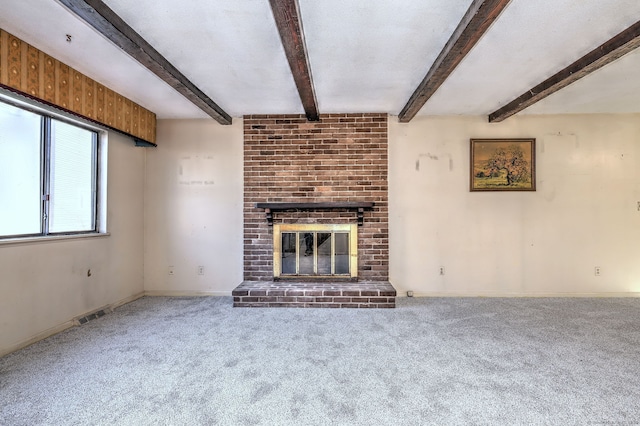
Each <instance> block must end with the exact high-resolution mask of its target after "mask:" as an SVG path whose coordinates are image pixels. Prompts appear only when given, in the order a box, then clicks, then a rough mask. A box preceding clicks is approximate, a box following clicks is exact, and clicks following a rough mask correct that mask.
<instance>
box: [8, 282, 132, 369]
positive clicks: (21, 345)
mask: <svg viewBox="0 0 640 426" xmlns="http://www.w3.org/2000/svg"><path fill="white" fill-rule="evenodd" d="M144 295H145V294H144V292H142V293H138V294H135V295H133V296H129V297H126V298H124V299H121V300H119V301H117V302H115V303H112V304H110V305H106V306H104V307H102V308H98V309H92V310H90V311H88V312H85V313H84V314H80V315H76V316H75V317H74V318H73V319H70V320H69V321H65V322H63V323H62V324H58V325H56V326H54V327H51V328H48V329H46V330H44V331H42V332H40V333H38V334H36V335H35V336H33V337H31V338H29V339H27V340H23V341H21V342H18V343H15V344H13V345H9V346H8V347H6V348H4V349H0V357H3V356H5V355H8V354H10V353H11V352H15V351H18V350H20V349H23V348H26V347H27V346H30V345H33V344H34V343H37V342H39V341H40V340H44V339H46V338H48V337H51V336H53V335H55V334H58V333H61V332H63V331H65V330H67V329H69V328H71V327H75V326H77V325H78V324H79V322H78V318H82V317H86V316H87V315H91V314H92V313H94V312H97V311H100V310H104V311H105V312H107V311H113V310H114V309H116V308H117V307H119V306H122V305H125V304H127V303H130V302H133V301H134V300H136V299H139V298H141V297H143V296H144Z"/></svg>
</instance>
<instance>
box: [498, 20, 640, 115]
mask: <svg viewBox="0 0 640 426" xmlns="http://www.w3.org/2000/svg"><path fill="white" fill-rule="evenodd" d="M639 46H640V21H638V22H636V23H635V24H633V25H632V26H630V27H629V28H627V29H626V30H624V31H622V32H621V33H620V34H618V35H617V36H615V37H613V38H612V39H610V40H608V41H606V42H605V43H603V44H601V45H600V46H598V47H596V48H595V49H593V50H592V51H591V52H589V53H587V54H586V55H584V56H583V57H582V58H580V59H578V60H577V61H575V62H574V63H572V64H571V65H569V66H568V67H566V68H565V69H563V70H562V71H559V72H558V73H556V74H554V75H552V76H551V77H549V78H548V79H546V80H545V81H543V82H542V83H540V84H538V85H537V86H535V87H533V88H531V89H530V90H527V91H526V92H525V93H523V94H522V95H520V96H518V97H517V98H516V99H514V100H513V101H511V102H509V103H508V104H506V105H505V106H503V107H502V108H500V109H498V110H497V111H495V112H493V113H491V114H489V122H490V123H498V122H500V121H502V120H504V119H506V118H509V117H511V116H512V115H514V114H516V113H518V112H520V111H522V110H523V109H525V108H527V107H529V106H531V105H533V104H535V103H536V102H538V101H540V100H542V99H544V98H546V97H547V96H549V95H551V94H553V93H555V92H557V91H558V90H560V89H562V88H564V87H566V86H568V85H570V84H571V83H573V82H575V81H577V80H579V79H581V78H582V77H586V76H587V75H589V74H591V73H592V72H594V71H596V70H598V69H600V68H602V67H604V66H605V65H607V64H609V63H611V62H613V61H615V60H616V59H619V58H620V57H622V56H624V55H626V54H627V53H629V52H631V51H632V50H634V49H636V48H638V47H639Z"/></svg>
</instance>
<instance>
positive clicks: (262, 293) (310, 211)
mask: <svg viewBox="0 0 640 426" xmlns="http://www.w3.org/2000/svg"><path fill="white" fill-rule="evenodd" d="M387 185H388V184H387V115H386V114H325V115H321V116H320V120H319V121H317V122H309V121H307V120H306V118H305V117H304V116H303V115H251V116H245V117H244V282H243V284H242V285H241V286H239V287H238V288H237V289H236V290H234V293H233V294H234V305H235V306H325V307H392V305H394V304H395V290H393V287H391V285H390V284H389V283H388V279H389V252H388V249H389V227H388V196H387V188H388V186H387ZM265 205H266V206H267V207H270V206H272V205H280V206H284V208H278V209H269V208H265ZM353 205H355V206H356V207H357V206H362V205H367V206H368V208H352V206H353ZM315 206H317V208H316V207H315ZM274 224H275V225H276V227H277V225H281V224H320V225H338V224H340V225H351V226H352V227H353V226H354V224H357V225H358V226H357V247H358V251H357V263H356V265H357V271H356V272H357V273H356V274H355V275H356V276H357V281H356V280H344V281H343V282H341V280H340V279H332V280H319V279H314V277H308V276H306V277H292V279H287V280H285V279H282V280H279V281H274V232H273V228H274ZM270 293H273V294H270ZM270 295H271V296H273V297H269V296H270ZM343 305H344V306H343ZM347 305H348V306H347Z"/></svg>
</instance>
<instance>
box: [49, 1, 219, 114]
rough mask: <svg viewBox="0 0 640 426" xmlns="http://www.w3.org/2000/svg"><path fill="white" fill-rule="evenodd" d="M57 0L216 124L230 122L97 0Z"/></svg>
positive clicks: (143, 40) (216, 107)
mask: <svg viewBox="0 0 640 426" xmlns="http://www.w3.org/2000/svg"><path fill="white" fill-rule="evenodd" d="M60 2H61V3H62V4H63V5H65V6H66V7H67V8H68V9H69V10H71V11H72V12H73V13H75V14H76V15H78V16H79V17H80V18H82V19H83V20H84V21H85V22H87V23H88V24H89V25H91V26H92V27H93V28H95V29H96V30H97V31H98V32H99V33H100V34H102V35H103V36H104V37H106V38H107V39H108V40H110V41H111V42H112V43H114V44H115V45H116V46H118V47H119V48H120V49H122V50H123V51H125V52H126V53H128V54H129V55H130V56H132V57H133V58H134V59H135V60H137V61H138V62H140V63H141V64H142V65H144V66H145V67H147V68H148V69H149V70H150V71H151V72H153V73H154V74H155V75H157V76H158V77H160V78H161V79H162V80H163V81H165V82H166V83H168V84H169V85H170V86H171V87H173V88H174V89H175V90H177V91H178V93H180V94H181V95H183V96H184V97H185V98H187V99H188V100H189V101H191V102H192V103H193V104H194V105H196V106H197V107H198V108H200V109H201V110H202V111H204V112H206V113H207V114H208V115H210V116H211V117H213V118H214V119H215V120H216V121H218V122H219V123H220V124H231V116H229V114H227V113H226V112H224V110H223V109H222V108H220V107H219V106H218V105H217V104H216V103H215V102H214V101H212V100H211V99H210V98H209V97H208V96H207V95H205V94H204V93H203V92H202V91H201V90H200V89H198V88H197V87H196V86H195V85H194V84H193V83H192V82H191V81H189V79H187V77H185V76H184V75H183V74H182V73H181V72H180V71H178V69H177V68H176V67H174V66H173V65H172V64H171V63H170V62H169V61H168V60H167V59H165V57H164V56H162V55H161V54H160V53H159V52H158V51H157V50H155V49H154V48H153V47H152V46H151V45H150V44H149V43H147V41H146V40H145V39H143V38H142V36H140V34H138V33H137V32H135V30H134V29H133V28H131V27H130V26H129V25H128V24H127V23H126V22H124V20H122V18H120V17H119V16H118V15H117V14H116V13H115V12H114V11H113V10H111V9H110V8H109V7H108V6H107V5H106V4H104V3H103V2H102V1H101V0H60Z"/></svg>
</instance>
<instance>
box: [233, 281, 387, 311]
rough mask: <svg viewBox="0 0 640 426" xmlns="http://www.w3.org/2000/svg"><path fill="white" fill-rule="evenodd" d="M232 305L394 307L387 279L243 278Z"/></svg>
mask: <svg viewBox="0 0 640 426" xmlns="http://www.w3.org/2000/svg"><path fill="white" fill-rule="evenodd" d="M232 295H233V306H234V307H263V308H269V307H290V308H395V306H396V290H395V289H394V288H393V286H392V285H391V284H390V283H388V282H381V281H375V282H374V281H360V282H303V281H302V282H291V281H275V282H274V281H245V282H243V283H242V284H240V285H239V286H238V287H236V288H235V289H234V290H233V292H232Z"/></svg>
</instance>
